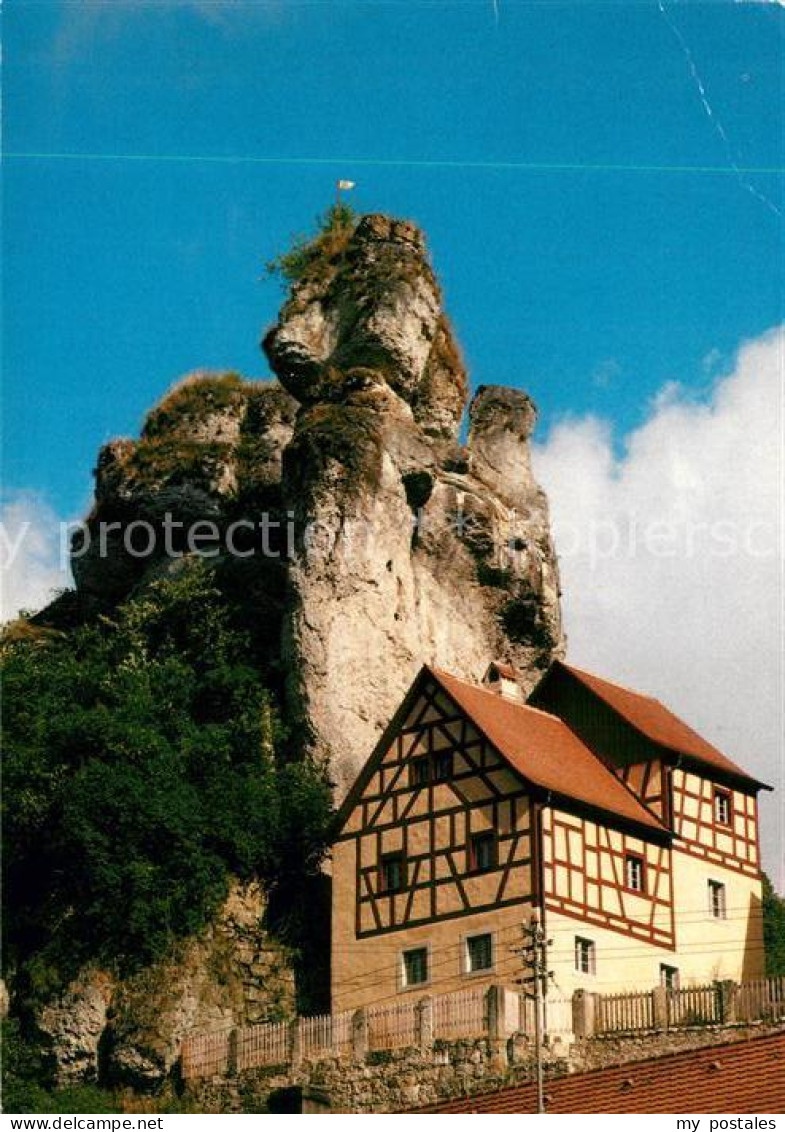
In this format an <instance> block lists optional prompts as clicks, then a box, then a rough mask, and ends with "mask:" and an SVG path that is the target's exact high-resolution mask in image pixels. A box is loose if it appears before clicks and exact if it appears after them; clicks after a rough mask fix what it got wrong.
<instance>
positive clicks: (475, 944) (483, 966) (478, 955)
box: [466, 932, 493, 975]
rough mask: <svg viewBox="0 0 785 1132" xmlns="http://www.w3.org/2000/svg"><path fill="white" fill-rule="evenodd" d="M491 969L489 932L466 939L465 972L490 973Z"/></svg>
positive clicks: (491, 957)
mask: <svg viewBox="0 0 785 1132" xmlns="http://www.w3.org/2000/svg"><path fill="white" fill-rule="evenodd" d="M492 968H493V937H492V936H491V933H490V932H484V933H483V934H482V935H470V936H467V937H466V972H467V974H469V975H473V974H475V972H477V971H490V970H492Z"/></svg>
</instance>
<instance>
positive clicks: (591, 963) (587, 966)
mask: <svg viewBox="0 0 785 1132" xmlns="http://www.w3.org/2000/svg"><path fill="white" fill-rule="evenodd" d="M575 970H576V971H580V973H581V974H582V975H593V974H594V972H595V971H596V970H597V949H596V947H595V945H594V940H593V939H584V938H583V937H582V936H579V935H576V937H575Z"/></svg>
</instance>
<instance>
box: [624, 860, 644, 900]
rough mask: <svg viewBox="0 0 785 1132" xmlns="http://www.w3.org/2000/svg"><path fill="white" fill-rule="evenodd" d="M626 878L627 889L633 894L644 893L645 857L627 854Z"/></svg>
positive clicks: (625, 861) (625, 863)
mask: <svg viewBox="0 0 785 1132" xmlns="http://www.w3.org/2000/svg"><path fill="white" fill-rule="evenodd" d="M624 877H625V880H626V882H627V888H631V889H632V890H633V892H643V857H636V856H635V854H634V853H627V855H626V856H625V858H624Z"/></svg>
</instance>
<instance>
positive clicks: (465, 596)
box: [264, 216, 563, 795]
mask: <svg viewBox="0 0 785 1132" xmlns="http://www.w3.org/2000/svg"><path fill="white" fill-rule="evenodd" d="M264 347H265V350H266V352H267V355H268V358H269V360H270V364H271V366H272V368H273V370H274V371H275V373H276V374H277V376H278V378H279V380H280V382H281V384H282V385H283V386H284V388H286V389H287V390H288V391H289V392H290V393H291V395H292V396H293V397H295V398H296V399H297V400H298V401H299V402H300V405H301V407H300V410H299V413H298V415H297V419H296V423H295V428H294V434H293V436H292V440H291V442H290V443H289V445H288V447H287V448H286V450H285V452H284V455H283V494H284V506H285V509H286V510H287V511H290V512H292V513H293V514H294V515H295V517H296V530H297V538H296V542H295V553H294V556H293V558H292V560H291V561H290V563H289V570H288V592H289V603H288V608H287V615H286V618H285V621H284V630H283V631H284V638H283V656H284V660H285V669H286V673H287V679H288V692H289V702H290V708H291V711H292V714H293V716H294V718H295V719H296V720H297V722H298V724H299V730H300V733H301V734H302V735H303V737H304V740H305V743H306V745H307V746H308V747H309V748H310V749H311V750H313V751H315V752H316V753H317V754H319V755H321V756H323V757H325V758H327V759H329V760H330V763H331V766H332V768H333V773H334V776H335V779H336V782H337V785H338V793H339V795H342V794H343V792H344V791H345V789H346V788H347V787H348V785H349V783H350V782H351V781H352V779H353V778H354V776H355V774H356V773H357V770H358V769H359V767H360V766H361V765H362V764H363V762H364V761H365V760H366V758H367V757H368V755H369V753H370V752H371V750H372V749H373V747H374V745H375V743H376V741H377V739H378V738H379V735H380V733H381V730H382V728H383V727H384V725H385V724H386V723H387V721H388V720H389V719H390V717H391V716H392V714H393V712H394V710H395V708H396V707H397V705H398V703H399V701H400V699H401V696H402V695H403V693H404V691H405V689H406V687H407V686H408V684H409V683H410V681H411V679H412V678H413V676H414V674H415V673H416V671H417V670H418V668H419V666H420V665H421V664H422V663H423V662H424V661H427V662H430V663H433V664H436V665H440V666H442V667H444V668H447V669H449V670H450V671H451V672H455V673H456V674H457V675H460V676H464V677H467V678H470V679H479V678H480V677H481V676H482V673H483V671H484V669H485V667H486V666H487V663H488V661H489V660H491V659H493V658H504V659H507V660H509V661H510V662H512V663H514V664H515V665H516V667H517V668H518V669H519V671H520V673H521V676H522V679H523V682H524V683H525V684H529V685H531V684H533V683H534V681H535V680H536V679H537V677H538V676H539V675H540V674H541V673H542V672H543V671H544V669H545V668H546V667H547V665H548V664H549V663H550V661H551V659H552V658H553V656H554V655H556V654H558V653H559V652H560V651H561V649H562V648H563V639H562V632H561V623H560V615H559V584H558V574H557V566H556V558H555V554H554V550H553V546H552V543H551V539H550V533H549V524H548V510H547V502H546V499H545V497H544V495H543V493H542V491H541V490H540V489H539V487H538V486H537V484H536V482H535V480H534V478H533V475H532V471H531V466H530V460H529V448H528V441H529V437H530V435H531V432H532V429H533V427H534V422H535V416H536V414H535V409H534V406H533V404H532V402H531V401H530V399H529V398H528V397H527V396H526V394H524V393H521V392H519V391H517V390H513V389H504V388H500V387H485V388H481V389H479V390H478V392H477V394H476V395H475V397H474V399H473V401H472V403H471V406H470V409H469V420H470V429H469V437H468V443H467V445H466V447H462V446H461V445H460V443H459V440H458V435H459V428H460V422H461V417H462V413H463V409H464V405H465V400H466V388H467V379H466V373H465V369H464V367H463V364H462V362H461V358H460V354H459V351H458V348H457V346H456V344H455V341H454V338H453V336H452V332H451V330H450V326H449V323H448V321H447V318H446V316H445V313H444V307H443V300H442V296H441V292H440V289H439V286H438V283H437V282H436V279H435V276H434V274H433V271H432V269H431V267H430V265H429V263H428V260H427V258H426V253H425V244H424V238H423V236H422V234H421V233H420V232H419V231H418V229H416V228H414V227H413V226H412V225H411V224H408V223H401V222H396V221H391V220H389V219H388V218H386V217H383V216H367V217H364V218H363V219H362V220H361V221H360V223H359V224H358V225H357V228H356V230H355V231H354V233H353V234H352V235H351V238H350V239H349V240H348V241H347V243H346V246H345V247H344V248H343V249H342V250H341V253H340V254H339V255H338V256H336V257H334V259H333V261H332V262H329V263H327V264H324V263H320V264H318V270H311V271H306V272H305V274H304V275H303V277H302V278H301V279H300V280H299V281H298V282H297V283H295V285H294V287H293V288H292V292H291V296H290V298H289V300H288V302H287V303H286V304H285V305H284V307H283V309H282V311H281V314H280V317H279V320H278V323H277V324H276V326H274V327H273V328H272V330H271V331H270V332H269V333H268V334H267V335H266V337H265V340H264Z"/></svg>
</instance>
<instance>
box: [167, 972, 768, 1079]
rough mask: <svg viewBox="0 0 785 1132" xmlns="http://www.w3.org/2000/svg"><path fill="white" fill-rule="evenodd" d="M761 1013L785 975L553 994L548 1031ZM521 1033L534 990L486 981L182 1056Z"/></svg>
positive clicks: (330, 1053) (199, 1040)
mask: <svg viewBox="0 0 785 1132" xmlns="http://www.w3.org/2000/svg"><path fill="white" fill-rule="evenodd" d="M755 1021H767V1022H777V1021H785V978H776V979H758V980H756V981H752V982H747V983H738V984H737V983H731V982H716V983H711V984H709V985H707V986H699V987H684V988H683V989H680V990H666V989H665V988H664V987H657V988H656V989H655V990H650V991H642V992H635V993H629V994H604V995H603V994H589V993H586V992H584V991H577V992H576V994H575V995H574V996H573V997H572V998H566V997H564V996H553V997H551V996H548V998H547V999H546V1001H545V1003H544V1006H543V1012H542V1032H543V1034H544V1035H545V1036H546V1038H547V1039H551V1038H555V1037H562V1036H563V1037H567V1038H570V1037H572V1035H573V1032H574V1033H575V1034H576V1035H580V1036H583V1037H591V1036H593V1035H608V1034H611V1035H612V1034H630V1033H636V1032H638V1033H640V1032H642V1031H647V1030H659V1029H667V1028H668V1027H674V1028H676V1027H686V1026H701V1025H717V1024H726V1025H732V1024H743V1023H747V1022H755ZM516 1033H518V1034H524V1035H526V1036H527V1037H529V1038H531V1037H533V1035H534V1003H533V1002H532V1000H531V998H530V997H529V996H528V995H523V994H519V993H518V991H512V990H509V989H506V988H504V987H498V986H493V987H483V986H480V987H470V988H468V989H467V990H462V991H456V992H454V993H452V994H444V995H436V996H433V997H426V998H423V999H420V1000H419V1001H415V1000H412V999H411V998H409V997H408V996H407V997H405V998H402V999H401V1000H400V1001H397V1002H392V1003H380V1004H379V1005H378V1006H371V1007H368V1008H367V1009H363V1010H358V1011H355V1012H352V1011H344V1012H343V1013H342V1014H332V1015H331V1014H323V1015H319V1016H318V1017H314V1018H299V1019H297V1020H296V1021H294V1022H273V1023H269V1024H267V1025H260V1026H244V1027H241V1028H238V1029H234V1030H225V1031H221V1032H219V1033H212V1034H195V1035H193V1036H190V1037H188V1038H186V1039H185V1041H184V1042H183V1047H182V1060H181V1064H182V1073H183V1076H184V1077H186V1078H192V1077H212V1076H221V1075H224V1074H227V1073H233V1072H238V1071H241V1070H244V1069H253V1068H256V1067H259V1066H265V1065H274V1066H277V1065H280V1066H282V1067H283V1066H287V1065H292V1064H295V1063H298V1062H300V1061H302V1060H318V1059H322V1058H328V1057H353V1056H356V1057H363V1056H364V1054H365V1052H367V1051H374V1050H393V1049H404V1048H408V1047H413V1046H428V1045H430V1044H432V1042H433V1041H435V1040H443V1041H455V1040H458V1039H461V1038H493V1039H496V1040H507V1039H509V1038H511V1037H513V1036H514V1035H515V1034H516Z"/></svg>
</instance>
